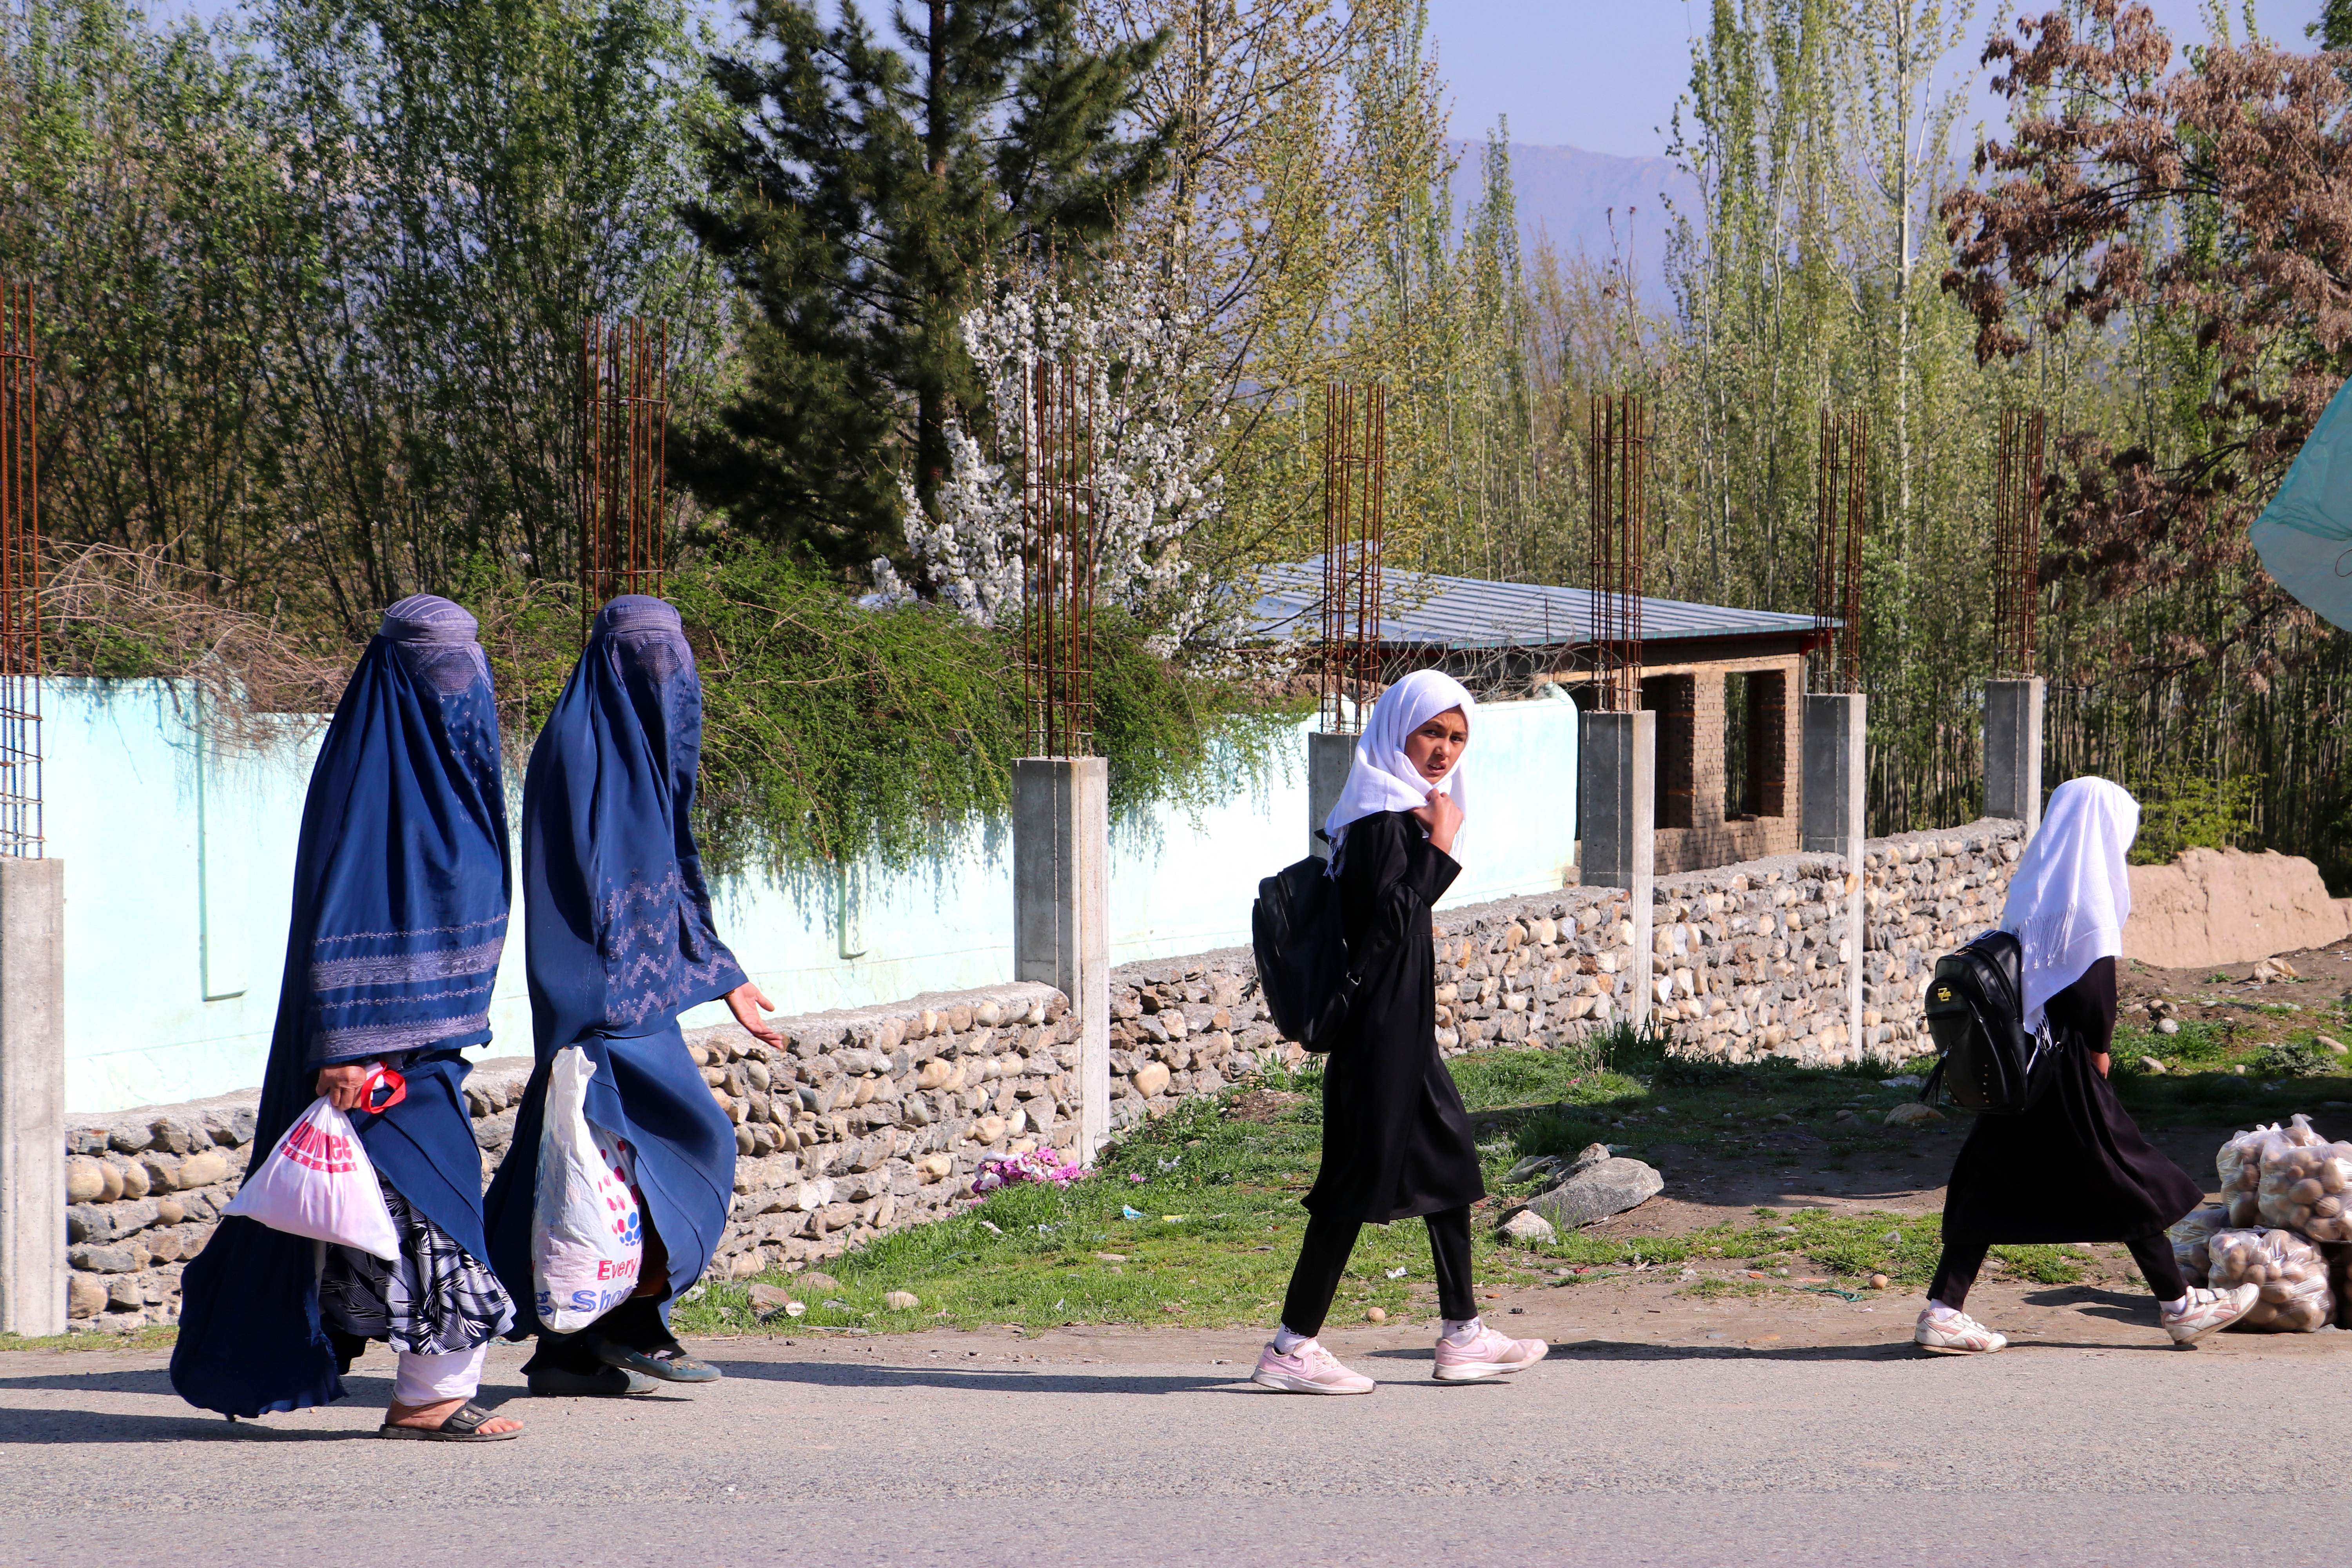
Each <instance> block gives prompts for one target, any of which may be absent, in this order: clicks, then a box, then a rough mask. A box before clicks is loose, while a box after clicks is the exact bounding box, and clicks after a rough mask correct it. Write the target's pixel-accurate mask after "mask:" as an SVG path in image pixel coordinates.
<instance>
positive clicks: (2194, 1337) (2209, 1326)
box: [2157, 1285, 2263, 1351]
mask: <svg viewBox="0 0 2352 1568" xmlns="http://www.w3.org/2000/svg"><path fill="white" fill-rule="evenodd" d="M2262 1294H2263V1288H2262V1287H2261V1286H2259V1285H2241V1286H2239V1287H2238V1288H2237V1289H2234V1290H2201V1289H2200V1290H2191V1291H2189V1299H2188V1300H2186V1301H2183V1302H2182V1303H2181V1304H2180V1310H2179V1311H2178V1312H2175V1311H2174V1310H2172V1309H2171V1308H2169V1307H2166V1308H2162V1309H2160V1310H2158V1314H2157V1315H2158V1317H2159V1318H2160V1319H2161V1320H2162V1321H2163V1322H2164V1331H2165V1332H2166V1333H2168V1334H2170V1335H2171V1336H2172V1342H2173V1343H2174V1344H2176V1345H2178V1346H2179V1347H2180V1348H2181V1349H2182V1350H2185V1351H2189V1350H2195V1349H2196V1348H2197V1342H2198V1341H2200V1340H2201V1339H2203V1338H2204V1337H2205V1336H2206V1335H2208V1334H2210V1333H2214V1332H2217V1331H2220V1330H2222V1329H2226V1328H2228V1327H2229V1326H2230V1325H2231V1323H2234V1322H2236V1321H2238V1320H2239V1319H2240V1318H2242V1317H2244V1316H2245V1315H2246V1314H2247V1313H2248V1312H2250V1311H2252V1310H2253V1307H2254V1303H2255V1302H2256V1301H2258V1300H2261V1299H2262Z"/></svg>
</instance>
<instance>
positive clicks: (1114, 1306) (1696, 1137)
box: [678, 1037, 2085, 1333]
mask: <svg viewBox="0 0 2352 1568" xmlns="http://www.w3.org/2000/svg"><path fill="white" fill-rule="evenodd" d="M1452 1068H1453V1071H1454V1079H1455V1082H1456V1083H1457V1084H1458V1085H1459V1086H1460V1088H1461V1089H1462V1094H1463V1100H1464V1102H1465V1104H1466V1105H1467V1106H1468V1107H1469V1109H1470V1110H1471V1111H1472V1112H1473V1114H1474V1117H1477V1118H1478V1120H1479V1122H1480V1127H1481V1142H1480V1145H1479V1153H1480V1158H1481V1162H1482V1163H1483V1165H1484V1167H1485V1171H1486V1181H1487V1185H1488V1187H1489V1188H1490V1190H1492V1191H1493V1192H1495V1194H1496V1197H1497V1200H1498V1203H1500V1204H1507V1203H1508V1202H1509V1201H1510V1200H1511V1199H1512V1197H1513V1196H1514V1194H1515V1192H1522V1193H1523V1192H1525V1191H1528V1190H1529V1189H1528V1188H1525V1187H1522V1188H1519V1189H1509V1188H1507V1187H1506V1186H1505V1185H1504V1184H1503V1177H1504V1176H1505V1174H1506V1173H1507V1172H1508V1170H1509V1169H1510V1167H1511V1165H1512V1164H1513V1163H1516V1162H1517V1160H1518V1159H1519V1158H1521V1157H1522V1156H1523V1155H1526V1154H1528V1153H1554V1152H1575V1151H1576V1150H1578V1149H1580V1148H1582V1147H1583V1146H1584V1145H1585V1144H1586V1143H1589V1142H1607V1143H1613V1144H1618V1145H1621V1146H1631V1147H1633V1148H1634V1149H1635V1150H1636V1151H1637V1152H1638V1150H1639V1149H1640V1147H1641V1146H1642V1145H1643V1144H1657V1143H1663V1142H1673V1143H1675V1144H1677V1145H1681V1146H1684V1147H1687V1148H1690V1149H1691V1150H1693V1151H1694V1152H1696V1153H1702V1154H1712V1155H1717V1156H1723V1157H1738V1156H1740V1155H1742V1154H1744V1153H1746V1152H1748V1151H1749V1150H1751V1149H1753V1148H1755V1147H1756V1146H1757V1145H1758V1143H1759V1140H1768V1139H1769V1137H1770V1135H1771V1134H1772V1133H1775V1132H1780V1131H1787V1130H1790V1129H1791V1128H1801V1129H1803V1130H1804V1131H1808V1132H1811V1134H1813V1135H1814V1136H1816V1137H1818V1138H1821V1139H1822V1140H1823V1143H1822V1145H1819V1146H1812V1145H1808V1146H1806V1147H1805V1148H1804V1150H1803V1154H1802V1157H1803V1158H1805V1159H1806V1160H1808V1161H1809V1162H1810V1161H1815V1160H1831V1161H1834V1160H1836V1159H1838V1158H1840V1157H1842V1156H1843V1155H1846V1154H1860V1153H1866V1152H1871V1151H1874V1150H1880V1149H1886V1148H1893V1147H1901V1146H1904V1140H1905V1139H1906V1138H1907V1137H1908V1136H1909V1135H1907V1134H1895V1133H1891V1132H1889V1131H1888V1130H1886V1129H1885V1127H1884V1126H1883V1125H1882V1123H1883V1121H1884V1118H1885V1111H1886V1110H1887V1109H1889V1108H1890V1107H1892V1106H1894V1105H1896V1104H1899V1103H1901V1102H1902V1101H1903V1100H1906V1099H1907V1098H1909V1095H1910V1092H1911V1091H1909V1090H1904V1089H1884V1088H1882V1087H1881V1086H1880V1085H1879V1082H1878V1081H1877V1080H1878V1078H1879V1077H1880V1076H1882V1075H1885V1073H1886V1072H1887V1070H1888V1069H1885V1068H1878V1069H1874V1070H1872V1071H1866V1072H1857V1071H1807V1070H1805V1069H1802V1068H1794V1067H1789V1066H1784V1065H1781V1064H1778V1063H1774V1064H1765V1065H1759V1066H1757V1067H1753V1068H1738V1069H1733V1070H1725V1069H1719V1068H1711V1067H1707V1066H1705V1065H1703V1064H1682V1063H1677V1062H1672V1061H1669V1060H1668V1059H1666V1058H1664V1057H1663V1056H1662V1055H1661V1054H1660V1053H1658V1052H1657V1051H1656V1050H1655V1049H1654V1047H1653V1046H1652V1045H1651V1044H1650V1043H1648V1042H1644V1041H1640V1040H1634V1039H1632V1038H1630V1037H1623V1038H1619V1039H1616V1040H1613V1041H1603V1042H1601V1044H1600V1045H1599V1046H1598V1047H1594V1048H1589V1049H1585V1050H1580V1051H1551V1050H1499V1051H1489V1052H1482V1053H1478V1054H1475V1055H1472V1056H1468V1057H1464V1058H1457V1059H1456V1060H1455V1061H1454V1063H1453V1064H1452ZM1273 1087H1278V1088H1285V1089H1294V1090H1297V1091H1299V1092H1301V1093H1302V1094H1303V1095H1304V1096H1305V1098H1304V1099H1303V1100H1302V1101H1301V1102H1300V1103H1299V1104H1297V1105H1296V1106H1293V1107H1291V1108H1289V1109H1288V1110H1286V1111H1285V1112H1284V1113H1283V1114H1282V1115H1280V1116H1279V1117H1277V1118H1276V1120H1274V1121H1271V1122H1263V1123H1261V1122H1254V1121H1238V1120H1233V1119H1229V1118H1228V1117H1227V1116H1226V1115H1225V1114H1224V1108H1223V1104H1222V1103H1198V1102H1196V1103H1192V1104H1189V1105H1186V1106H1183V1107H1181V1108H1180V1109H1178V1110H1174V1111H1172V1112H1171V1113H1170V1114H1169V1115H1167V1116H1165V1117H1162V1118H1160V1119H1158V1120H1156V1121H1151V1122H1150V1123H1147V1124H1146V1125H1144V1126H1142V1127H1140V1128H1138V1129H1136V1130H1135V1131H1133V1132H1132V1133H1130V1135H1129V1137H1127V1138H1126V1139H1124V1140H1123V1141H1121V1142H1119V1143H1118V1145H1117V1146H1116V1147H1114V1148H1113V1149H1112V1150H1110V1151H1108V1152H1107V1153H1106V1155H1105V1158H1104V1160H1103V1161H1102V1163H1101V1167H1100V1171H1099V1173H1098V1174H1097V1176H1095V1177H1094V1178H1093V1179H1091V1180H1089V1181H1087V1182H1083V1183H1080V1184H1076V1185H1075V1186H1073V1187H1071V1188H1069V1189H1068V1190H1067V1191H1055V1190H1053V1189H1051V1188H1045V1187H1035V1186H1021V1187H1013V1188H1008V1189H1006V1190H1004V1191H1002V1192H998V1193H994V1194H990V1196H989V1197H988V1199H987V1200H986V1201H985V1202H984V1203H982V1204H980V1205H975V1206H973V1207H971V1208H970V1209H968V1210H966V1211H964V1212H962V1213H960V1214H957V1215H952V1216H950V1217H949V1218H946V1219H942V1220H940V1221H937V1222H935V1223H933V1224H930V1225H926V1226H917V1227H915V1228H913V1229H910V1230H907V1231H902V1232H899V1233H898V1234H896V1235H893V1236H887V1237H879V1238H877V1239H876V1240H875V1241H873V1242H870V1243H868V1244H867V1245H866V1246H864V1247H859V1248H857V1249H856V1250H854V1251H852V1252H850V1253H848V1254H846V1255H845V1256H843V1257H842V1258H837V1259H835V1260H834V1261H832V1262H830V1263H827V1264H824V1265H823V1266H822V1268H824V1271H825V1272H826V1273H828V1274H830V1275H831V1276H832V1277H833V1278H834V1279H835V1280H837V1281H838V1285H839V1288H838V1289H834V1290H808V1289H803V1288H795V1290H796V1294H798V1295H800V1296H801V1297H802V1298H803V1300H805V1301H806V1303H807V1309H808V1310H807V1312H806V1314H805V1315H804V1316H803V1317H802V1318H800V1319H797V1320H792V1319H786V1318H781V1317H779V1318H775V1319H772V1320H770V1321H767V1322H765V1323H761V1322H760V1321H758V1320H757V1319H756V1318H755V1316H754V1315H753V1313H752V1311H751V1307H750V1304H749V1297H748V1294H747V1291H746V1286H747V1285H748V1284H749V1283H750V1281H741V1282H728V1283H719V1282H712V1283H710V1284H709V1285H706V1287H705V1288H704V1289H702V1291H701V1292H700V1293H699V1294H698V1296H697V1297H696V1299H695V1300H691V1301H688V1302H685V1303H682V1304H681V1306H680V1308H679V1310H678V1322H679V1326H680V1327H681V1329H682V1330H684V1331H688V1332H695V1333H723V1332H746V1331H756V1332H768V1333H795V1332H806V1331H824V1330H841V1329H866V1330H869V1331H906V1330H912V1329H917V1328H925V1327H932V1326H951V1327H959V1328H977V1327H982V1326H999V1325H1017V1326H1019V1327H1021V1328H1024V1329H1029V1330H1041V1329H1045V1328H1049V1327H1055V1326H1060V1325H1065V1324H1095V1323H1145V1324H1149V1323H1182V1324H1187V1325H1191V1326H1197V1327H1224V1326H1228V1325H1233V1324H1238V1323H1262V1322H1265V1321H1266V1320H1267V1318H1268V1316H1269V1314H1271V1313H1273V1312H1274V1311H1275V1310H1276V1308H1277V1306H1278V1304H1279V1302H1280V1300H1281V1297H1282V1292H1283V1289H1284V1287H1285V1285H1286V1283H1287V1282H1288V1279H1289V1271H1290V1266H1291V1263H1292V1261H1293V1259H1294V1258H1296V1257H1297V1247H1298V1243H1299V1237H1300V1233H1301V1232H1302V1230H1303V1229H1304V1227H1305V1223H1306V1215H1305V1213H1304V1211H1302V1210H1301V1209H1300V1208H1299V1206H1298V1200H1299V1198H1300V1196H1301V1195H1302V1194H1304V1193H1305V1192H1306V1190H1307V1186H1308V1185H1309V1184H1311V1183H1312V1181H1313V1179H1314V1174H1315V1171H1316V1167H1317V1164H1318V1159H1319V1155H1320V1138H1321V1131H1322V1129H1321V1125H1320V1121H1321V1107H1320V1102H1319V1098H1318V1096H1319V1089H1320V1087H1321V1086H1320V1075H1319V1071H1318V1068H1316V1067H1315V1066H1313V1065H1310V1066H1309V1067H1308V1068H1307V1070H1305V1071H1304V1072H1301V1073H1299V1074H1297V1075H1285V1076H1284V1077H1282V1078H1280V1079H1277V1080H1276V1081H1275V1083H1274V1084H1273ZM1846 1107H1859V1108H1860V1111H1859V1113H1858V1115H1857V1116H1856V1118H1855V1119H1854V1120H1853V1121H1849V1122H1843V1123H1840V1122H1837V1121H1834V1120H1833V1119H1834V1117H1835V1115H1836V1112H1837V1111H1838V1110H1840V1109H1842V1108H1846ZM1727 1111H1728V1112H1729V1113H1730V1114H1729V1116H1728V1118H1727V1117H1726V1115H1725V1112H1727ZM1481 1112H1486V1113H1489V1114H1487V1115H1485V1116H1480V1115H1479V1113H1481ZM1511 1112H1517V1113H1516V1114H1512V1113H1511ZM1783 1117H1785V1118H1787V1119H1788V1120H1785V1121H1784V1120H1780V1118H1783ZM1764 1147H1766V1148H1768V1149H1769V1148H1771V1147H1772V1146H1771V1145H1770V1144H1769V1143H1766V1144H1764ZM1130 1208H1131V1209H1133V1210H1135V1211H1136V1212H1137V1213H1138V1214H1139V1215H1140V1217H1139V1218H1133V1219H1130V1218H1128V1217H1126V1215H1125V1213H1124V1211H1125V1210H1127V1209H1130ZM1496 1212H1497V1210H1496V1209H1493V1208H1490V1209H1489V1210H1487V1211H1486V1215H1487V1217H1491V1216H1492V1215H1493V1214H1494V1213H1496ZM1891 1232H1899V1233H1900V1236H1901V1239H1900V1241H1899V1242H1896V1243H1894V1244H1889V1243H1886V1242H1885V1241H1884V1240H1883V1239H1882V1238H1883V1237H1885V1236H1886V1235H1888V1234H1889V1233H1891ZM1939 1244H1940V1232H1939V1226H1938V1224H1937V1219H1936V1217H1935V1216H1933V1215H1928V1216H1924V1217H1922V1216H1917V1215H1892V1214H1870V1215H1852V1214H1847V1215H1833V1214H1830V1213H1827V1212H1825V1211H1822V1210H1812V1209H1806V1210H1799V1211H1796V1212H1794V1213H1782V1212H1780V1211H1777V1210H1770V1209H1759V1210H1758V1211H1756V1213H1755V1215H1754V1216H1753V1218H1752V1219H1750V1220H1748V1221H1742V1222H1736V1223H1727V1224H1724V1225H1720V1226H1713V1227H1710V1228H1708V1229H1705V1230H1700V1231H1695V1232H1692V1233H1690V1234H1687V1235H1681V1236H1654V1237H1616V1236H1609V1237H1603V1236H1596V1235H1592V1234H1590V1233H1585V1232H1570V1233H1568V1234H1566V1235H1563V1236H1561V1237H1557V1238H1556V1239H1554V1240H1553V1241H1551V1242H1549V1243H1546V1244H1544V1245H1542V1246H1540V1247H1531V1248H1530V1247H1517V1246H1512V1245H1508V1244H1505V1243H1501V1242H1498V1241H1497V1240H1496V1238H1495V1237H1494V1236H1493V1235H1492V1232H1491V1231H1490V1229H1489V1228H1488V1226H1486V1224H1485V1223H1481V1224H1480V1225H1479V1226H1478V1227H1477V1231H1476V1247H1477V1253H1478V1257H1477V1268H1478V1273H1479V1278H1480V1280H1481V1282H1482V1283H1496V1282H1501V1281H1517V1282H1521V1283H1536V1282H1539V1281H1551V1280H1561V1281H1573V1280H1574V1279H1578V1278H1580V1276H1578V1275H1576V1274H1574V1273H1572V1272H1570V1271H1571V1270H1574V1269H1578V1268H1583V1269H1597V1270H1613V1269H1621V1268H1634V1267H1637V1266H1640V1265H1643V1264H1650V1265H1691V1266H1695V1267H1698V1268H1702V1269H1706V1270H1709V1271H1710V1273H1711V1274H1712V1273H1714V1272H1715V1271H1730V1272H1731V1274H1732V1277H1733V1278H1734V1279H1738V1280H1745V1270H1747V1269H1749V1268H1754V1269H1759V1270H1763V1271H1767V1272H1769V1270H1771V1269H1775V1268H1789V1269H1790V1271H1791V1273H1792V1274H1806V1273H1822V1274H1828V1275H1831V1276H1832V1277H1834V1278H1837V1279H1841V1280H1844V1281H1847V1282H1848V1283H1853V1282H1857V1281H1859V1280H1861V1279H1865V1278H1866V1277H1867V1276H1868V1275H1869V1274H1871V1273H1873V1272H1883V1273H1885V1274H1887V1275H1888V1276H1889V1277H1890V1278H1891V1279H1895V1280H1897V1281H1899V1282H1901V1283H1904V1284H1908V1285H1917V1284H1924V1283H1925V1282H1926V1280H1927V1277H1928V1275H1929V1274H1930V1273H1931V1272H1932V1271H1933V1269H1934V1268H1935V1263H1936V1257H1937V1249H1938V1247H1939ZM1996 1254H1997V1256H1999V1257H2000V1258H2002V1259H2003V1261H2004V1264H2005V1265H2006V1266H2007V1268H2008V1269H2009V1271H2010V1273H2011V1275H2012V1277H2019V1278H2025V1279H2034V1280H2039V1281H2042V1282H2047V1283H2061V1282H2066V1281H2071V1280H2073V1279H2078V1278H2080V1277H2081V1266H2082V1264H2083V1262H2084V1261H2085V1259H2084V1258H2083V1257H2082V1256H2081V1255H2078V1254H2073V1253H2070V1252H2067V1251H2066V1250H2065V1249H2062V1248H2053V1247H2002V1248H1998V1249H1996ZM1400 1268H1402V1270H1403V1271H1404V1272H1403V1274H1402V1276H1401V1277H1400V1278H1397V1279H1391V1278H1389V1275H1390V1273H1391V1271H1392V1270H1396V1269H1400ZM767 1278H768V1282H770V1283H780V1284H789V1283H790V1280H791V1277H790V1276H786V1275H772V1276H769V1277H767ZM1746 1282H1747V1283H1749V1284H1756V1283H1759V1282H1758V1281H1746ZM1702 1283H1703V1282H1702ZM1723 1288H1724V1289H1735V1290H1736V1287H1732V1286H1726V1287H1723ZM896 1290H906V1291H911V1292H913V1293H914V1294H915V1295H916V1296H917V1297H918V1298H919V1300H920V1303H921V1304H920V1305H919V1307H916V1308H913V1309H909V1310H892V1309H891V1308H889V1307H888V1306H887V1305H886V1303H885V1300H884V1299H885V1297H887V1295H888V1294H889V1293H890V1292H892V1291H896ZM828 1303H830V1304H828ZM1370 1307H1380V1308H1381V1309H1383V1310H1385V1311H1387V1313H1388V1314H1389V1315H1390V1316H1391V1318H1395V1319H1412V1318H1416V1317H1425V1316H1428V1315H1431V1314H1432V1313H1433V1311H1434V1301H1433V1291H1432V1273H1431V1266H1430V1257H1429V1245H1428V1240H1427V1233H1426V1232H1425V1231H1424V1230H1423V1227H1422V1226H1419V1225H1418V1224H1413V1223H1410V1222H1408V1223H1404V1224H1400V1225H1395V1226H1367V1227H1366V1228H1365V1231H1364V1234H1363V1238H1362V1239H1361V1240H1360V1242H1359V1243H1358V1246H1357V1249H1356V1253H1355V1256H1354V1257H1353V1258H1351V1259H1350V1261H1349V1270H1348V1273H1347V1276H1346V1277H1345V1279H1343V1281H1342V1283H1341V1286H1340V1291H1339V1299H1338V1300H1337V1302H1336V1303H1335V1305H1334V1308H1333V1314H1332V1315H1333V1319H1334V1321H1342V1322H1344V1321H1352V1320H1354V1319H1356V1318H1358V1317H1360V1316H1361V1314H1362V1312H1363V1311H1364V1310H1366V1309H1368V1308H1370Z"/></svg>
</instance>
